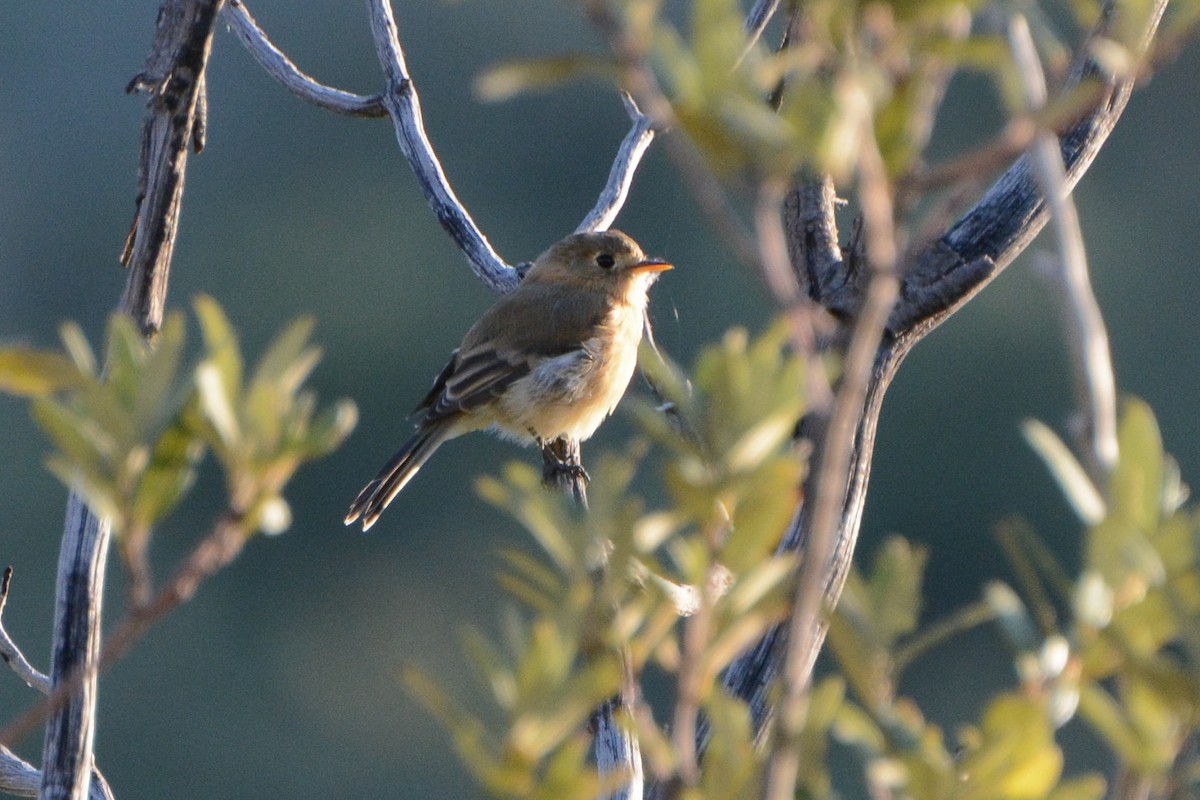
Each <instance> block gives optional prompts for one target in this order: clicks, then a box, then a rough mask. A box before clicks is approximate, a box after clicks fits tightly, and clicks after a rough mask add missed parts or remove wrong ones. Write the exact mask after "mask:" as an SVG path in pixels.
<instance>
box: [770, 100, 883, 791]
mask: <svg viewBox="0 0 1200 800" xmlns="http://www.w3.org/2000/svg"><path fill="white" fill-rule="evenodd" d="M861 124H862V125H863V128H864V129H863V132H862V140H863V146H862V150H861V153H860V156H859V160H858V163H859V167H858V174H859V180H858V184H859V191H858V195H859V205H860V206H861V209H862V219H863V229H864V232H865V245H866V246H865V248H864V249H865V255H866V261H867V271H868V274H869V277H868V279H867V285H866V289H865V292H864V297H863V303H862V307H861V309H860V310H859V312H858V314H857V316H856V318H855V321H854V324H853V328H852V330H851V332H850V341H849V343H848V345H847V346H846V349H845V359H844V365H843V369H842V375H841V378H840V380H839V381H838V387H837V393H836V396H835V398H834V402H833V406H832V409H831V411H830V414H829V417H828V423H827V424H824V425H822V426H821V430H820V432H819V433H818V434H817V435H816V437H815V438H816V442H815V444H816V456H815V457H814V459H813V461H814V463H816V464H818V465H819V466H818V468H817V469H816V470H815V471H814V472H813V473H812V478H811V479H810V480H809V481H808V484H809V487H808V488H809V489H810V491H808V492H806V494H807V496H809V497H810V498H811V503H812V510H811V516H810V517H809V519H810V524H809V526H808V530H807V537H806V542H805V547H804V558H803V560H802V562H801V566H800V570H799V573H798V575H797V583H796V586H795V589H794V598H793V605H792V614H791V618H790V620H789V622H788V636H787V650H786V652H785V654H784V660H783V665H782V673H781V678H782V680H783V686H782V695H783V696H782V698H781V700H780V714H779V715H778V717H777V721H778V722H779V725H778V726H777V730H778V732H779V735H778V736H777V738H776V745H775V748H774V751H773V753H772V755H771V759H770V763H769V767H768V772H767V792H766V796H767V797H768V798H770V800H790V798H791V797H793V796H794V795H795V792H796V776H797V775H798V773H799V770H800V735H801V732H802V730H803V728H804V717H805V712H806V709H807V706H808V690H809V684H810V682H811V678H812V669H813V665H814V664H815V663H816V660H817V653H818V652H819V651H820V646H821V642H822V640H823V635H822V630H823V628H824V626H825V624H826V623H825V621H824V617H825V607H826V603H827V602H829V601H830V599H831V598H832V600H833V602H836V598H837V597H838V596H839V595H840V594H841V590H842V582H843V581H844V579H845V571H839V570H838V569H837V568H836V566H835V565H834V564H833V563H831V562H832V561H833V559H834V557H835V555H836V554H837V550H838V532H839V528H840V527H841V525H840V521H841V511H842V509H843V508H844V504H845V500H846V495H847V491H848V487H849V485H850V483H851V479H852V478H853V477H854V449H855V444H856V442H855V431H856V428H857V427H858V424H857V423H858V421H859V420H860V419H862V416H863V413H864V411H865V404H866V400H867V392H868V389H869V385H870V379H871V370H872V367H873V366H874V361H875V354H876V353H877V352H878V351H879V345H880V341H881V340H882V338H883V335H884V333H885V326H886V324H887V319H888V315H889V313H890V312H891V310H892V307H893V306H894V305H895V302H896V297H897V294H898V281H897V279H896V256H897V254H896V234H895V230H894V223H893V208H892V191H891V188H890V187H889V185H888V179H887V172H886V169H885V168H884V165H883V158H882V156H881V155H880V153H879V148H878V144H877V142H876V141H875V137H874V135H873V133H872V130H873V125H874V123H873V121H872V120H871V119H869V118H866V119H864V120H862V123H861Z"/></svg>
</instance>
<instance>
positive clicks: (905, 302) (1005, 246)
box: [725, 0, 1166, 726]
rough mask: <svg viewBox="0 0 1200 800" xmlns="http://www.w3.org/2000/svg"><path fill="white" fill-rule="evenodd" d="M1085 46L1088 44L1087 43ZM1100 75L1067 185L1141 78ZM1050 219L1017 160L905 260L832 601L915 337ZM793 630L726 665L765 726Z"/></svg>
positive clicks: (1156, 12)
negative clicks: (883, 416) (888, 399)
mask: <svg viewBox="0 0 1200 800" xmlns="http://www.w3.org/2000/svg"><path fill="white" fill-rule="evenodd" d="M1165 6H1166V0H1156V2H1155V3H1154V6H1153V7H1152V9H1151V11H1150V13H1149V14H1148V16H1147V18H1146V29H1145V33H1144V37H1143V38H1144V41H1146V42H1148V41H1149V40H1150V39H1152V37H1153V35H1154V32H1155V31H1156V29H1157V26H1158V22H1159V20H1160V18H1161V15H1162V12H1163V9H1164V8H1165ZM1114 13H1115V12H1114V3H1112V2H1109V3H1107V4H1106V6H1105V9H1104V13H1103V15H1102V19H1101V21H1100V24H1099V25H1098V26H1097V28H1096V30H1095V31H1094V32H1093V34H1092V35H1093V37H1094V36H1102V35H1104V34H1105V33H1106V32H1107V30H1108V27H1109V26H1110V25H1111V23H1112V17H1113V14H1114ZM1082 52H1083V53H1087V52H1089V49H1088V44H1086V43H1085V44H1084V46H1083V48H1082ZM1084 78H1091V79H1098V80H1099V81H1100V82H1101V84H1102V87H1103V97H1102V100H1101V102H1099V103H1098V104H1097V105H1096V107H1095V108H1094V110H1093V111H1092V112H1091V113H1089V114H1088V115H1086V116H1085V117H1084V118H1083V119H1081V120H1080V121H1079V122H1078V123H1076V124H1075V125H1074V126H1072V127H1071V129H1070V130H1069V131H1067V132H1066V133H1065V134H1063V136H1062V137H1061V139H1060V142H1059V147H1060V149H1061V153H1062V159H1063V163H1064V166H1065V169H1066V180H1065V184H1066V187H1068V188H1070V187H1073V186H1074V185H1075V183H1076V182H1077V181H1078V180H1079V178H1080V177H1081V176H1082V175H1083V173H1084V172H1086V171H1087V168H1088V167H1089V166H1090V165H1091V163H1092V161H1093V159H1094V158H1095V156H1096V154H1097V153H1098V152H1099V150H1100V148H1101V146H1102V145H1103V144H1104V142H1105V140H1106V139H1107V137H1108V134H1109V133H1110V132H1111V131H1112V129H1113V127H1114V126H1115V125H1116V122H1117V120H1118V119H1119V118H1120V116H1121V113H1122V112H1123V111H1124V109H1125V106H1126V104H1127V102H1128V100H1129V96H1130V93H1131V92H1132V89H1133V84H1134V78H1132V77H1128V76H1103V77H1101V76H1100V70H1099V67H1098V66H1097V65H1096V64H1095V63H1093V62H1091V61H1090V60H1089V59H1086V58H1084V59H1081V66H1080V67H1079V68H1077V70H1076V72H1075V77H1074V80H1075V81H1076V82H1078V81H1080V80H1083V79H1084ZM792 208H794V209H795V211H794V212H793V215H794V216H795V217H796V218H797V219H799V220H805V222H804V223H803V224H801V223H797V222H792V224H789V228H788V230H789V235H790V237H791V239H792V252H793V254H794V255H793V259H794V260H796V259H797V257H799V258H798V261H797V269H798V270H799V271H802V272H803V273H805V274H807V275H808V276H809V279H810V280H811V281H812V282H813V285H811V286H810V287H809V291H810V294H812V295H813V296H814V297H816V298H818V300H819V301H820V302H821V304H822V305H823V306H825V307H826V308H827V309H829V310H830V311H832V312H833V313H834V314H835V315H836V316H838V317H839V318H842V319H846V320H849V321H852V320H853V319H854V318H855V316H856V314H857V309H859V308H860V307H861V306H862V301H863V289H864V285H863V282H862V281H861V280H860V276H858V275H856V273H855V268H854V264H853V259H843V260H842V261H841V262H840V263H839V264H837V265H836V267H830V265H829V258H828V254H829V253H831V252H834V251H833V250H832V249H831V248H830V246H829V245H828V243H829V242H831V241H836V238H835V237H836V231H835V229H834V228H833V226H832V204H831V203H830V202H829V201H828V200H827V199H823V198H822V197H821V196H820V195H819V194H812V193H809V194H798V195H797V201H796V203H795V204H794V205H793V206H792ZM1047 219H1048V210H1047V207H1046V203H1045V199H1044V197H1043V195H1042V193H1041V191H1040V189H1039V186H1038V182H1037V180H1036V178H1035V176H1034V175H1033V173H1032V171H1031V168H1030V165H1029V163H1028V159H1027V158H1021V159H1019V160H1018V161H1017V162H1016V163H1014V164H1013V165H1012V166H1011V167H1010V168H1009V169H1008V170H1007V171H1006V172H1005V174H1004V175H1003V176H1002V177H1001V178H1000V179H999V180H998V181H997V182H996V183H995V184H993V186H992V187H991V188H990V189H989V190H988V191H987V192H986V193H985V194H984V195H983V197H982V198H981V199H980V200H979V201H978V202H977V203H976V204H975V205H974V206H973V207H972V208H971V209H970V210H969V211H968V212H967V213H966V214H965V215H963V216H962V217H961V218H960V219H959V220H958V221H957V222H956V223H955V224H954V225H953V226H951V228H950V229H949V230H948V231H946V233H945V234H944V235H942V236H941V237H940V238H938V239H937V240H935V241H933V242H931V243H930V244H929V245H927V246H925V247H924V248H921V249H919V250H918V251H917V252H916V255H915V256H914V257H913V258H912V260H911V261H910V262H908V263H906V264H904V265H902V267H901V270H900V272H901V274H902V276H903V277H902V278H901V282H900V292H899V297H898V299H897V302H896V305H895V307H894V308H893V310H892V312H891V315H890V318H889V320H888V323H887V328H886V334H885V336H884V339H883V341H882V343H881V345H880V347H879V349H878V351H877V352H876V355H875V359H874V365H873V367H872V371H871V376H870V379H869V380H868V383H867V387H866V395H865V400H864V403H863V406H862V408H863V411H862V414H861V416H860V417H859V419H858V420H857V424H856V428H855V434H854V447H853V452H852V453H851V461H850V465H849V468H848V470H847V475H848V476H849V480H848V485H847V490H846V493H845V500H844V502H843V504H842V508H841V512H840V523H839V526H838V531H837V536H836V541H835V547H834V552H833V554H832V556H831V558H830V559H829V562H828V563H829V571H828V573H827V575H826V576H825V578H824V585H825V587H826V588H825V602H826V605H827V606H833V605H835V604H836V602H837V599H838V597H839V595H840V592H841V586H842V584H843V582H844V580H845V576H846V573H847V571H848V570H849V567H850V560H851V558H852V555H853V551H854V544H855V542H856V540H857V536H858V530H859V526H860V523H861V519H862V511H863V504H864V502H865V499H866V489H867V483H868V478H869V474H870V467H871V457H872V455H873V451H874V444H875V430H876V426H877V424H878V421H879V411H880V406H881V404H882V401H883V396H884V393H885V392H886V390H887V387H888V385H889V384H890V383H891V380H892V378H893V376H894V375H895V372H896V369H897V368H898V366H899V365H900V363H901V362H902V360H903V358H904V356H905V355H906V354H907V353H908V352H909V350H911V348H912V347H913V346H915V345H916V344H917V342H919V341H921V339H923V338H924V337H925V336H926V335H927V334H928V333H929V332H930V331H932V330H933V329H934V328H935V327H937V325H939V324H940V323H941V322H942V321H944V320H945V319H946V318H947V317H949V316H950V315H951V314H953V313H954V312H955V311H956V310H957V309H958V308H959V307H961V306H962V305H963V304H964V303H966V302H967V301H968V300H969V299H970V298H971V297H973V296H974V295H975V294H976V293H977V292H979V291H980V290H981V289H982V288H983V287H984V286H986V285H987V283H989V282H990V281H991V280H992V279H993V278H994V277H995V276H996V275H997V274H998V273H999V272H1000V270H1002V269H1003V268H1004V267H1006V266H1007V265H1008V264H1010V263H1011V262H1012V260H1013V259H1015V258H1016V256H1017V255H1018V254H1019V253H1020V252H1021V251H1022V250H1023V249H1024V248H1025V246H1026V245H1028V243H1029V242H1030V241H1031V240H1032V239H1033V237H1034V236H1035V235H1036V234H1037V233H1038V231H1040V230H1041V228H1042V227H1043V226H1044V225H1045V223H1046V221H1047ZM811 524H812V520H811V519H810V514H809V513H808V510H807V509H803V510H802V511H801V513H800V514H798V515H797V518H796V522H795V523H794V524H793V525H792V527H791V529H790V530H789V533H788V535H787V537H786V538H785V542H784V544H783V545H782V546H783V547H784V548H787V549H796V548H799V549H801V550H806V548H807V541H808V531H809V528H810V526H811ZM809 635H810V636H811V638H812V646H811V649H812V651H813V652H815V651H816V650H818V649H819V647H820V644H821V642H822V641H823V639H824V635H825V626H824V625H823V624H821V625H818V626H817V627H816V628H814V629H812V630H811V631H810V633H809ZM785 640H786V636H785V635H784V634H783V631H782V629H780V628H775V629H773V630H772V631H771V632H769V633H768V635H767V636H766V637H764V639H763V641H762V642H760V643H759V644H758V645H756V646H755V647H754V648H752V649H751V650H750V651H748V652H747V653H746V654H745V655H743V656H742V657H741V658H739V659H738V660H737V661H735V662H734V664H733V665H732V666H731V667H730V669H729V670H728V671H727V673H726V676H725V683H726V686H727V687H728V688H729V689H730V691H731V692H733V693H734V694H735V695H737V696H739V697H742V698H743V699H745V700H747V701H748V702H749V703H750V705H751V709H752V712H753V714H754V717H755V720H756V722H757V723H758V724H759V725H760V726H761V725H762V724H764V723H765V722H766V721H767V720H768V719H769V718H770V716H771V713H772V709H771V708H770V707H769V706H768V703H767V700H768V689H769V687H770V685H771V683H772V682H773V681H774V680H775V678H776V676H777V674H778V672H779V668H780V663H781V658H782V652H783V649H784V645H785Z"/></svg>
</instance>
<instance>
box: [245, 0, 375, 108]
mask: <svg viewBox="0 0 1200 800" xmlns="http://www.w3.org/2000/svg"><path fill="white" fill-rule="evenodd" d="M225 21H226V22H228V23H229V27H230V29H231V30H232V31H233V33H234V35H236V36H237V37H238V39H239V40H241V42H242V44H244V45H245V46H246V49H247V50H249V51H250V55H252V56H254V60H255V61H257V62H258V64H259V66H261V67H262V68H263V69H264V70H266V72H267V74H268V75H270V76H271V77H272V78H274V79H275V80H277V81H279V82H280V83H282V84H283V85H284V87H286V88H287V90H288V91H289V92H291V93H292V94H294V95H296V97H299V98H300V99H301V100H303V101H304V102H306V103H312V104H313V105H314V106H317V107H318V108H323V109H325V110H326V111H332V112H334V113H335V114H345V115H347V116H351V117H386V116H387V109H386V108H385V107H384V105H383V98H382V97H381V96H380V95H377V94H376V95H371V96H369V97H367V96H364V95H359V94H354V93H353V92H346V91H343V90H341V89H335V88H333V87H332V86H326V85H325V84H323V83H320V82H319V81H317V80H315V79H314V78H312V77H311V76H310V75H307V74H305V73H304V71H303V70H301V69H300V68H299V67H297V66H296V65H295V63H293V62H292V60H291V59H290V58H288V57H287V56H286V55H285V54H284V53H283V52H282V51H281V50H280V49H279V48H278V47H276V46H275V45H274V44H272V42H271V40H270V39H268V38H267V34H266V33H265V32H264V31H263V29H262V28H260V27H259V25H258V23H257V22H256V21H255V19H254V17H253V16H251V14H250V11H249V9H247V8H246V4H245V3H243V2H242V1H241V0H229V5H227V6H226V7H225Z"/></svg>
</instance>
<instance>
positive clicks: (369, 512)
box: [345, 423, 450, 531]
mask: <svg viewBox="0 0 1200 800" xmlns="http://www.w3.org/2000/svg"><path fill="white" fill-rule="evenodd" d="M449 434H450V431H449V426H448V425H445V424H436V423H435V424H433V425H428V426H426V425H422V426H421V427H420V428H419V429H418V430H417V432H416V433H415V434H413V437H412V438H411V439H409V440H408V441H407V442H405V443H404V446H403V447H401V448H400V450H399V451H398V452H397V453H396V455H394V456H392V457H391V459H390V460H389V461H388V462H387V463H386V464H384V465H383V469H381V470H379V474H378V475H376V476H375V478H374V480H372V481H371V482H370V483H368V484H367V485H366V486H364V487H363V490H362V491H361V492H359V493H358V497H356V498H354V502H353V503H351V504H350V510H349V511H348V512H347V513H346V520H345V521H346V524H347V525H352V524H354V522H355V521H357V520H359V519H360V518H361V519H362V527H363V530H364V531H365V530H368V529H369V528H370V527H371V526H372V525H374V524H375V520H377V519H379V515H380V514H382V513H383V510H384V509H385V508H387V507H388V503H390V502H392V498H394V497H395V496H396V495H397V494H399V493H400V490H401V489H403V488H404V487H405V485H406V484H407V483H408V482H409V481H410V480H412V477H413V476H414V475H416V474H417V470H419V469H420V468H421V466H422V465H423V464H424V463H425V462H426V461H428V460H429V457H430V456H431V455H433V451H434V450H437V449H438V447H439V446H440V445H441V444H442V442H444V441H446V440H447V439H448V438H450V436H449Z"/></svg>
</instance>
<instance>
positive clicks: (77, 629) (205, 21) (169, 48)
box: [40, 0, 223, 800]
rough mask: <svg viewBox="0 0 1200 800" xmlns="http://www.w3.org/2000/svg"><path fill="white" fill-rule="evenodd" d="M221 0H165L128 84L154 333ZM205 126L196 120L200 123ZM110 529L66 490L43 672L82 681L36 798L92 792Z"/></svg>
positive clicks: (137, 238) (142, 292)
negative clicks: (135, 117) (143, 106)
mask: <svg viewBox="0 0 1200 800" xmlns="http://www.w3.org/2000/svg"><path fill="white" fill-rule="evenodd" d="M222 4H223V0H166V2H165V3H164V4H163V6H162V8H161V9H160V11H159V18H158V26H157V30H156V33H155V41H154V47H153V49H152V51H151V53H150V56H149V57H148V58H147V61H146V66H145V69H144V70H143V71H142V72H141V73H139V74H138V75H137V76H136V77H135V78H134V79H133V80H132V81H131V82H130V84H129V90H130V91H142V92H145V93H147V94H148V95H149V98H150V99H149V103H148V110H147V114H146V119H145V122H144V123H143V128H142V152H141V161H140V165H139V171H138V196H137V205H138V209H137V216H136V217H135V219H134V224H133V227H132V230H131V231H130V234H129V238H128V239H127V240H126V246H125V249H124V251H123V252H122V259H121V260H122V262H123V263H125V264H126V265H127V266H128V267H129V277H128V279H127V281H126V286H125V292H124V295H123V297H122V299H121V303H120V308H121V310H122V311H124V312H126V313H128V314H129V315H130V316H132V317H133V319H134V320H135V321H136V322H137V324H138V326H139V328H140V329H141V330H142V332H143V334H145V335H146V336H148V337H152V336H153V335H154V334H155V333H156V332H157V330H158V328H159V326H160V325H161V323H162V314H163V309H164V307H165V305H166V293H167V277H168V275H169V271H170V264H171V257H172V254H173V252H174V244H175V236H176V233H177V231H178V225H179V205H180V200H181V198H182V197H183V184H184V174H185V171H186V168H187V155H188V148H189V147H190V146H195V147H197V148H199V147H200V146H202V144H203V135H202V131H201V130H200V129H198V128H197V116H198V112H199V111H202V97H203V76H204V70H205V68H206V66H207V63H208V56H209V53H210V52H211V48H212V36H213V31H214V28H215V25H216V20H217V15H218V14H219V13H220V10H221V6H222ZM201 124H202V121H201ZM110 535H111V531H110V526H109V521H108V520H106V519H100V518H97V517H96V516H95V515H94V514H92V513H91V511H90V510H89V509H88V508H87V507H86V506H85V505H84V503H83V501H82V499H81V498H80V497H79V496H78V495H77V494H75V493H72V494H71V496H70V498H69V500H68V503H67V515H66V524H65V528H64V532H63V542H62V549H61V554H60V556H59V568H58V578H57V583H56V586H57V592H56V597H57V599H56V604H55V632H54V646H53V653H52V657H51V670H50V676H51V680H52V682H53V685H54V686H55V687H58V686H60V685H63V684H64V683H66V682H68V681H76V680H79V681H80V683H79V690H78V691H76V692H73V693H72V694H71V695H70V697H69V698H68V699H67V701H66V702H65V703H64V704H63V705H62V706H60V707H58V708H56V709H55V710H54V712H53V714H52V716H51V718H50V719H49V721H48V723H47V726H46V737H45V744H44V747H43V759H42V765H43V767H42V768H43V773H42V779H41V790H40V796H41V797H42V798H54V799H55V800H58V799H59V798H63V800H66V798H72V799H75V800H82V798H85V797H88V796H89V791H91V790H89V784H90V785H92V786H94V785H95V783H96V781H95V780H92V781H89V777H90V776H91V775H92V774H93V769H92V766H93V756H92V740H93V736H94V725H95V704H96V658H97V655H98V651H99V638H100V614H101V601H102V597H103V588H104V572H105V565H106V562H107V557H108V550H109V540H110Z"/></svg>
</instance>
